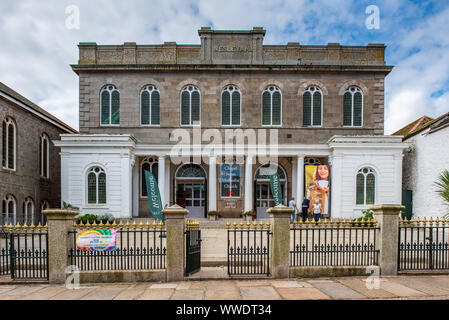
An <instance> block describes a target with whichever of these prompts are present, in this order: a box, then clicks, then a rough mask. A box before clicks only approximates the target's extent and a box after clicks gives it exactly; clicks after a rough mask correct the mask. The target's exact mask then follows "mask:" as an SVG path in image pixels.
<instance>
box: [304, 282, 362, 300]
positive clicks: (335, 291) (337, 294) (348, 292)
mask: <svg viewBox="0 0 449 320" xmlns="http://www.w3.org/2000/svg"><path fill="white" fill-rule="evenodd" d="M309 282H311V283H312V284H313V286H314V287H315V288H317V289H319V290H320V291H322V292H323V293H325V294H326V295H328V296H330V297H332V298H334V299H363V298H366V297H365V296H364V295H362V294H360V293H358V292H357V291H354V290H352V289H351V288H348V287H346V286H345V285H343V284H341V283H338V282H334V281H313V282H312V281H309Z"/></svg>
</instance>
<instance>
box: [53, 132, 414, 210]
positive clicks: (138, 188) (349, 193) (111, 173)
mask: <svg viewBox="0 0 449 320" xmlns="http://www.w3.org/2000/svg"><path fill="white" fill-rule="evenodd" d="M55 145H56V146H58V147H60V148H61V161H62V162H61V183H62V201H65V202H67V203H70V204H72V205H74V206H77V207H80V210H81V212H82V213H95V214H102V213H110V214H112V215H114V216H115V217H132V216H134V217H142V216H150V214H149V209H148V199H147V198H146V195H145V191H144V190H145V188H144V185H143V184H144V181H143V179H142V170H143V169H145V170H150V171H152V172H153V174H155V176H156V177H157V180H158V185H159V189H160V193H161V199H162V203H163V206H164V207H165V206H168V205H171V204H173V203H178V204H181V205H184V206H185V207H187V208H189V210H190V211H191V214H192V217H196V218H200V217H206V212H207V211H209V210H214V211H219V212H220V213H221V214H222V216H225V217H238V216H240V215H241V214H242V212H244V211H248V210H251V209H254V210H256V211H257V212H258V215H259V217H260V218H263V217H265V216H264V210H265V209H264V208H266V207H268V206H271V205H272V201H273V200H272V198H270V197H271V195H270V190H269V183H267V181H266V175H264V173H263V172H262V171H261V170H260V169H261V168H264V167H265V166H267V165H268V162H270V163H272V164H274V165H276V166H277V167H278V173H279V176H280V180H281V183H282V185H283V199H284V202H285V204H287V203H288V200H289V199H290V198H291V197H292V196H293V197H295V198H296V201H297V202H298V207H299V206H300V203H301V201H302V199H303V198H304V196H305V195H306V194H307V193H306V192H305V188H306V186H305V169H304V168H305V165H308V164H311V163H313V161H315V162H316V163H318V162H319V163H320V164H325V165H327V166H328V167H329V168H330V169H329V170H330V176H329V183H330V191H329V199H328V202H329V207H330V210H329V211H330V212H329V214H330V215H331V216H332V217H334V218H353V217H356V216H359V215H360V214H361V210H363V209H366V208H368V207H369V206H370V205H371V203H372V202H373V203H400V201H401V183H402V181H401V174H402V150H403V149H404V148H405V147H406V146H407V145H406V144H404V143H402V141H401V137H390V136H353V137H344V136H334V137H332V138H331V139H329V141H328V142H327V143H326V144H316V145H311V144H289V145H279V146H278V147H277V150H276V154H271V156H272V158H268V157H267V156H269V155H270V153H267V154H266V155H264V154H260V153H258V152H259V151H260V149H257V146H254V145H235V146H233V148H228V147H226V148H225V147H223V148H222V147H221V146H218V145H215V146H214V147H213V148H211V146H209V145H193V146H190V147H189V148H188V150H189V151H188V152H187V153H186V152H184V153H183V154H182V156H183V157H175V156H174V153H173V148H174V145H148V144H140V143H138V142H137V141H136V139H134V138H133V136H132V135H126V134H124V135H107V134H93V135H91V134H80V135H61V140H60V141H55ZM211 150H212V151H213V152H211ZM275 155H276V157H274V156H275ZM225 158H228V159H231V160H232V164H231V165H230V166H231V167H229V168H231V170H230V171H229V172H230V173H229V176H226V178H227V179H229V183H227V182H226V181H228V180H226V179H224V178H223V177H224V172H225V171H224V170H223V168H226V163H224V159H225ZM223 166H225V167H223ZM92 168H94V171H92ZM95 168H98V170H99V172H100V171H101V172H104V175H102V176H101V177H100V176H99V175H98V174H97V175H95V174H91V175H89V172H95ZM89 170H91V171H89ZM365 170H366V172H365ZM103 193H104V197H103V196H101V194H103ZM103 198H104V199H105V200H103ZM99 200H102V201H99Z"/></svg>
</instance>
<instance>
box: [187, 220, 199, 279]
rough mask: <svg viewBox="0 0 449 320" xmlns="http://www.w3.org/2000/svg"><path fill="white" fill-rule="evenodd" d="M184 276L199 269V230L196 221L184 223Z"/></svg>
mask: <svg viewBox="0 0 449 320" xmlns="http://www.w3.org/2000/svg"><path fill="white" fill-rule="evenodd" d="M185 234H186V276H189V275H191V274H192V273H195V272H198V271H200V269H201V230H200V223H199V222H198V221H192V220H188V221H187V224H186V232H185Z"/></svg>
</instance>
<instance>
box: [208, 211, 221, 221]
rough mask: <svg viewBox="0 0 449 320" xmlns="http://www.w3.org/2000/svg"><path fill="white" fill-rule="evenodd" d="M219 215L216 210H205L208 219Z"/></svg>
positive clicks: (214, 218)
mask: <svg viewBox="0 0 449 320" xmlns="http://www.w3.org/2000/svg"><path fill="white" fill-rule="evenodd" d="M219 215H220V213H218V211H214V210H211V211H208V212H207V217H208V218H209V220H213V221H215V220H217V219H218V216H219Z"/></svg>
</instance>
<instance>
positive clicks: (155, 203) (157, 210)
mask: <svg viewBox="0 0 449 320" xmlns="http://www.w3.org/2000/svg"><path fill="white" fill-rule="evenodd" d="M144 173H145V182H146V185H147V195H148V206H149V208H150V212H151V215H152V216H153V217H154V218H155V219H158V220H161V221H162V220H164V214H163V213H162V200H161V194H160V193H159V186H158V185H157V181H156V177H155V176H154V175H153V174H152V173H151V172H150V171H148V170H144Z"/></svg>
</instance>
